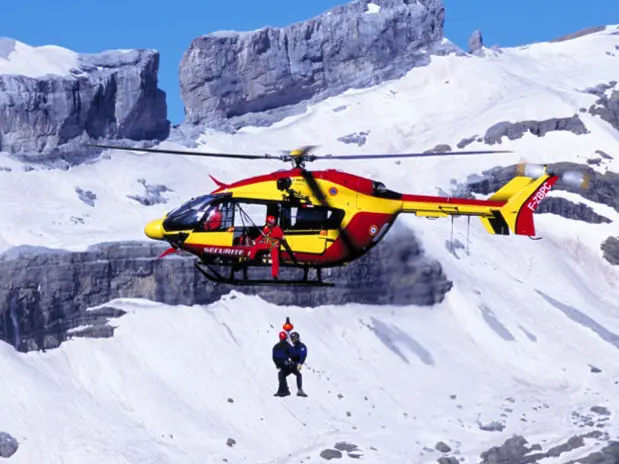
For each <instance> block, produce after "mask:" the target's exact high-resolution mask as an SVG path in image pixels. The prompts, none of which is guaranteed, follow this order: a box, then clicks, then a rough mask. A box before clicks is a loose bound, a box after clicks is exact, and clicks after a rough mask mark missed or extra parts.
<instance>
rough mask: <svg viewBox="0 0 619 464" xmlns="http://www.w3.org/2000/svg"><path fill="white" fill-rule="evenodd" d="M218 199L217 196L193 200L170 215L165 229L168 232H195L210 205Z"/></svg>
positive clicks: (206, 196)
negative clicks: (190, 230)
mask: <svg viewBox="0 0 619 464" xmlns="http://www.w3.org/2000/svg"><path fill="white" fill-rule="evenodd" d="M217 198H219V197H218V196H215V195H202V196H199V197H196V198H192V199H191V200H189V201H188V202H187V203H185V204H183V205H181V206H179V207H178V208H176V209H174V210H172V211H170V212H169V213H168V215H167V216H166V218H165V220H164V221H163V228H164V229H165V230H168V231H180V230H189V229H192V230H193V229H194V228H195V227H196V226H197V225H198V224H199V223H200V221H201V220H202V217H203V216H204V214H205V212H206V210H207V209H208V207H209V205H210V204H211V203H212V202H213V201H214V200H216V199H217Z"/></svg>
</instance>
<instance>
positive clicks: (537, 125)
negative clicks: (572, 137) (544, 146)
mask: <svg viewBox="0 0 619 464" xmlns="http://www.w3.org/2000/svg"><path fill="white" fill-rule="evenodd" d="M552 131H569V132H572V133H573V134H576V135H582V134H587V133H588V132H589V131H588V129H587V128H586V127H585V124H584V123H583V122H582V120H581V119H580V117H579V116H578V115H577V114H575V115H574V116H572V117H570V118H552V119H546V120H544V121H520V122H507V121H503V122H499V123H497V124H495V125H494V126H492V127H490V128H489V129H488V130H487V131H486V135H485V136H484V142H485V143H486V144H488V145H494V144H497V143H502V140H501V139H502V138H503V137H507V138H508V139H509V140H516V139H519V138H522V136H523V135H524V134H526V133H527V132H530V133H531V134H533V135H536V136H537V137H543V136H544V135H546V134H547V133H548V132H552Z"/></svg>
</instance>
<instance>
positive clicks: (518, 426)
mask: <svg viewBox="0 0 619 464" xmlns="http://www.w3.org/2000/svg"><path fill="white" fill-rule="evenodd" d="M430 243H431V244H430V245H429V246H430V247H432V248H434V249H440V248H441V247H440V246H439V244H437V243H432V242H430ZM516 248H517V247H516V246H510V247H508V248H507V249H503V248H502V247H501V246H500V245H496V246H494V247H492V248H489V249H487V250H484V251H483V252H482V251H481V250H475V255H474V257H471V258H469V257H466V258H463V259H462V260H459V261H458V260H455V259H452V260H449V259H448V256H447V254H448V253H447V251H439V252H438V253H439V254H440V255H441V258H442V259H443V260H445V261H446V262H447V263H448V268H449V270H448V272H449V273H450V275H452V276H454V277H455V278H456V286H455V288H454V290H453V291H452V292H451V293H450V294H448V296H447V300H446V301H445V302H444V303H442V304H440V305H438V306H436V307H433V308H419V307H394V308H391V307H367V306H357V305H349V306H346V307H322V308H317V309H304V308H294V307H291V308H282V307H275V306H271V305H269V304H266V303H264V302H262V301H261V300H259V299H257V298H254V297H247V296H244V295H237V294H235V293H233V294H231V295H229V296H227V297H225V298H224V299H222V300H221V301H220V302H218V303H216V304H214V305H212V306H210V307H197V306H196V307H167V306H163V305H158V304H155V303H150V302H146V301H140V300H117V301H113V302H111V303H110V305H112V306H114V307H117V308H119V309H123V310H125V311H127V314H126V315H125V316H123V317H121V318H120V319H118V320H116V321H115V322H114V325H116V326H117V327H118V328H117V330H116V333H115V335H114V337H113V338H112V339H103V340H90V339H76V340H73V341H70V342H67V343H65V344H63V345H62V346H61V347H60V348H59V349H56V350H53V351H50V352H48V353H44V354H43V353H28V354H17V353H15V352H14V351H13V350H11V349H10V348H8V347H7V346H6V345H2V346H0V357H1V358H2V363H0V377H1V378H2V379H3V382H2V383H1V384H0V394H1V395H2V397H3V398H8V399H9V400H8V401H4V402H3V414H2V416H3V419H2V426H3V427H5V428H6V429H7V430H9V431H10V432H11V433H12V434H13V435H14V436H15V438H17V439H18V440H19V441H20V443H21V447H20V450H19V452H18V453H17V454H15V456H14V458H13V460H12V461H11V462H14V463H16V464H21V463H24V464H25V463H31V462H38V461H41V460H45V461H46V462H50V463H57V462H58V463H59V462H64V463H81V462H107V461H109V460H113V461H114V462H118V463H136V462H149V463H167V462H184V463H188V464H191V463H216V462H222V460H223V459H227V462H230V463H282V464H283V463H298V462H316V461H317V460H318V461H320V460H319V459H318V455H319V453H320V452H321V451H322V450H324V449H327V448H333V446H334V444H335V443H337V442H347V443H351V444H354V445H356V446H357V447H358V448H359V449H360V452H361V453H362V454H363V457H362V461H363V462H370V463H381V464H382V463H400V462H407V463H409V462H410V463H420V464H421V463H425V462H435V461H436V459H437V457H438V456H440V455H441V453H439V452H437V451H433V450H432V448H433V447H434V445H435V444H436V443H437V442H438V441H441V440H442V441H444V442H445V443H446V444H447V445H448V446H450V447H451V448H452V449H453V450H454V452H456V453H461V456H463V457H465V459H466V461H465V462H478V461H479V460H478V459H477V458H478V457H479V455H480V453H481V452H482V451H484V450H486V449H488V448H490V447H491V446H493V445H496V444H500V443H502V442H503V441H504V440H505V439H507V438H509V437H510V436H512V435H513V434H522V435H524V436H526V438H527V439H528V440H529V442H530V445H532V444H534V443H539V444H540V445H542V447H543V448H544V452H546V451H547V450H548V449H549V448H551V447H553V446H555V445H558V444H561V443H564V442H566V441H567V439H568V438H570V437H571V436H572V435H575V434H584V433H587V432H590V431H592V430H599V431H601V432H605V431H606V432H608V433H609V434H610V437H611V438H616V435H617V430H619V427H618V426H617V421H616V417H615V416H616V415H617V414H619V402H618V401H617V395H616V388H617V385H616V382H617V379H618V377H617V374H616V373H617V372H619V357H618V356H617V349H619V341H618V340H619V335H617V333H619V324H618V323H617V317H618V316H619V306H618V305H617V304H616V300H614V301H613V298H612V296H611V293H609V290H610V288H611V285H612V282H608V281H607V280H605V279H604V278H603V276H599V275H594V274H593V273H585V272H583V270H582V269H581V268H580V267H578V266H576V265H575V261H574V259H573V257H572V253H575V252H576V250H574V249H573V248H571V247H570V248H566V247H563V248H559V247H558V245H557V244H552V245H545V246H542V247H540V246H539V244H538V243H534V242H529V241H527V242H526V243H525V244H524V246H521V247H520V250H518V258H517V259H515V258H514V257H513V256H514V253H515V252H516ZM566 250H567V252H566ZM499 263H501V264H500V265H501V268H500V269H499V267H498V266H499ZM601 277H602V278H601ZM605 295H606V296H605ZM615 295H616V293H615ZM583 314H586V315H587V316H583ZM286 315H289V316H291V320H292V322H293V323H294V324H295V326H296V327H295V328H296V329H297V330H299V332H300V333H301V335H302V338H303V340H304V341H305V343H306V344H307V345H308V348H309V357H308V362H307V364H308V365H307V368H306V369H305V371H304V387H305V390H306V391H307V392H308V394H309V397H308V398H297V397H295V396H291V397H288V398H285V399H280V398H273V396H272V394H273V393H274V392H275V389H276V388H277V381H276V370H275V369H274V366H273V365H272V364H271V361H270V350H271V347H272V345H273V344H274V343H275V341H276V338H277V332H278V330H279V327H280V326H281V324H282V323H283V322H284V318H285V317H286ZM588 318H590V319H588ZM604 327H607V328H604ZM612 331H614V333H613V332H612ZM590 364H591V365H594V366H595V367H597V368H599V369H601V370H602V372H601V373H597V374H594V373H591V372H590V366H589V365H590ZM289 382H293V378H291V379H290V380H289ZM291 386H294V384H293V383H291ZM293 391H294V389H293ZM452 395H453V396H452ZM228 398H231V399H232V400H228ZM593 406H602V407H604V408H606V409H607V410H608V411H609V412H610V414H611V415H610V417H609V418H608V419H605V416H604V415H600V414H596V413H593V412H591V411H590V408H591V407H593ZM573 413H577V414H581V415H584V416H590V417H591V418H592V420H593V421H594V423H595V424H598V423H601V424H604V421H605V420H607V423H606V424H605V425H604V427H603V428H596V427H595V426H591V427H589V426H583V425H582V422H583V421H584V422H586V421H587V419H583V418H579V417H577V416H575V415H574V414H573ZM600 419H602V420H601V421H600ZM493 422H496V423H499V424H502V426H503V427H504V429H503V430H502V431H486V430H482V429H481V428H480V426H484V427H488V426H490V427H491V428H493V427H492V426H493V424H492V423H493ZM496 426H497V424H494V428H496ZM498 428H499V429H500V428H501V426H499V427H498ZM229 438H232V439H233V440H234V441H235V443H234V445H233V446H232V447H229V446H226V443H227V441H228V439H229ZM595 443H596V440H594V439H592V438H591V439H586V440H585V446H584V447H582V448H579V449H578V450H577V451H575V452H573V453H568V454H567V455H561V459H560V460H553V459H547V460H544V461H543V462H544V463H546V462H549V463H551V462H566V460H567V459H566V458H568V457H570V455H571V456H577V455H580V456H582V455H584V454H587V453H588V452H589V451H590V449H591V448H592V447H595ZM597 448H599V446H597ZM455 450H457V451H455ZM344 454H346V453H344ZM309 459H311V460H309Z"/></svg>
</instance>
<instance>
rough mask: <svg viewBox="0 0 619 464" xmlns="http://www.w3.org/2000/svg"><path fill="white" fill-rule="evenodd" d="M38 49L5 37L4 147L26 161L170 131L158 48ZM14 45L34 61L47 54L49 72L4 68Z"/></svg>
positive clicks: (0, 48) (0, 84) (87, 153)
mask: <svg viewBox="0 0 619 464" xmlns="http://www.w3.org/2000/svg"><path fill="white" fill-rule="evenodd" d="M41 48H42V49H43V50H42V51H41V49H37V48H33V47H28V46H27V45H25V44H22V43H20V42H16V41H14V40H11V39H0V151H4V152H8V153H11V154H14V155H18V156H19V157H21V158H23V159H25V160H28V161H46V162H52V161H58V160H64V161H65V162H68V163H71V164H73V163H78V162H81V161H84V160H86V159H89V158H91V157H93V156H95V155H97V154H99V153H100V151H101V150H99V149H92V148H87V147H84V144H86V143H89V142H94V141H97V140H104V141H109V140H111V139H116V140H125V141H153V140H163V139H165V138H166V137H167V136H168V135H169V132H170V122H169V121H168V120H167V104H166V96H165V93H164V92H163V91H162V90H160V89H159V88H158V70H159V53H158V52H157V51H154V50H127V51H108V52H104V53H100V54H93V55H87V54H83V55H82V54H77V53H74V52H72V51H70V50H65V49H61V48H59V47H41ZM14 50H18V51H19V52H20V53H21V54H24V53H26V52H27V53H29V54H31V55H32V56H35V55H34V54H36V56H35V58H33V59H43V58H44V57H46V56H48V57H49V62H50V63H51V64H49V66H50V70H49V71H46V70H45V69H43V70H39V69H37V68H36V66H37V63H30V62H24V63H21V64H19V63H13V64H12V67H11V66H9V65H7V64H6V63H9V62H8V61H5V66H2V61H3V59H6V58H11V55H12V53H13V51H14ZM18 59H19V57H17V58H15V59H14V60H13V61H16V60H18ZM22 60H24V61H27V58H22ZM56 62H62V64H63V65H64V66H65V68H67V69H61V65H59V64H58V63H56ZM11 63H12V62H11ZM43 66H44V65H42V64H40V67H43ZM31 68H34V69H31ZM146 143H148V142H146Z"/></svg>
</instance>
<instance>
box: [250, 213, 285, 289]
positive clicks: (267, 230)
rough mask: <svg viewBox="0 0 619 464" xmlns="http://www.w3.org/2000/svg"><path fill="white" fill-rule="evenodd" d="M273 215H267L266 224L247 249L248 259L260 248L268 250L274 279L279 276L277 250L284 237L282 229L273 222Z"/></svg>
mask: <svg viewBox="0 0 619 464" xmlns="http://www.w3.org/2000/svg"><path fill="white" fill-rule="evenodd" d="M275 222H276V221H275V217H273V216H267V221H266V225H265V226H264V228H263V229H262V235H261V236H260V237H259V238H258V239H257V240H256V243H255V244H254V246H253V247H252V248H251V250H249V259H250V260H253V259H255V258H256V254H257V253H258V252H259V251H262V250H269V253H270V254H271V263H272V264H271V275H272V276H273V278H274V279H277V278H278V276H279V250H280V246H281V241H282V240H283V239H284V231H283V230H282V228H281V227H279V226H278V225H277V224H275Z"/></svg>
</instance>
